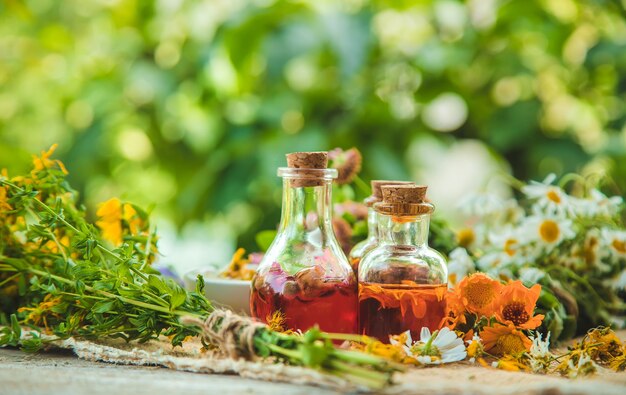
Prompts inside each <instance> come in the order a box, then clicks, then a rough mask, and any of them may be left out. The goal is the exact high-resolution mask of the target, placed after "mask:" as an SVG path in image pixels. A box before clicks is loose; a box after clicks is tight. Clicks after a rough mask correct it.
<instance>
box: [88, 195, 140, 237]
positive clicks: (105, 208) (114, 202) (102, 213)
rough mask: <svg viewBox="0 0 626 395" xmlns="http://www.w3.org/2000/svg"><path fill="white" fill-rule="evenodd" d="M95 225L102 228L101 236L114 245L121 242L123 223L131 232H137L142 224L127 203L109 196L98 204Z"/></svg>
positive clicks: (135, 212)
mask: <svg viewBox="0 0 626 395" xmlns="http://www.w3.org/2000/svg"><path fill="white" fill-rule="evenodd" d="M96 215H97V216H98V220H97V221H96V225H97V226H98V227H99V228H100V230H102V238H103V239H105V240H108V241H110V242H111V243H113V244H114V245H119V244H121V243H122V235H123V233H124V227H123V225H124V223H126V224H127V225H128V230H129V231H130V233H131V234H138V233H139V232H140V231H141V228H142V227H143V226H144V223H143V220H142V219H141V218H140V217H139V215H137V211H136V210H135V209H134V208H133V206H131V205H130V204H128V203H124V204H122V202H120V200H119V199H118V198H111V199H109V200H107V201H106V202H103V203H100V204H99V205H98V211H96Z"/></svg>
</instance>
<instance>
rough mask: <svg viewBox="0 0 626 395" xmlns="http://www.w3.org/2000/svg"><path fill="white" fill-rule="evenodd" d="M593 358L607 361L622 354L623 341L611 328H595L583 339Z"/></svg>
mask: <svg viewBox="0 0 626 395" xmlns="http://www.w3.org/2000/svg"><path fill="white" fill-rule="evenodd" d="M583 343H584V345H586V346H587V348H586V350H587V352H588V353H589V355H590V356H591V358H592V359H594V360H597V359H599V360H600V361H602V362H606V361H608V360H610V359H612V358H614V357H615V356H618V355H619V354H621V353H622V352H623V351H622V341H621V340H620V338H619V337H617V335H616V334H615V332H613V330H612V329H611V328H595V329H593V330H591V331H590V332H589V333H588V334H587V338H586V339H584V340H583Z"/></svg>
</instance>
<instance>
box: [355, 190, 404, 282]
mask: <svg viewBox="0 0 626 395" xmlns="http://www.w3.org/2000/svg"><path fill="white" fill-rule="evenodd" d="M383 185H414V183H412V182H410V181H389V180H372V182H371V186H372V194H371V195H370V196H369V197H367V198H366V199H365V200H364V201H363V203H365V205H366V206H367V239H365V240H363V241H361V242H359V243H357V245H355V246H354V247H353V248H352V250H351V251H350V255H349V256H348V260H349V261H350V266H352V270H354V273H358V268H359V263H360V262H361V259H362V258H363V256H364V255H365V254H366V253H368V252H369V251H370V250H372V249H373V248H374V247H376V245H378V214H377V213H376V210H374V204H376V203H378V202H380V201H382V197H383V195H382V190H381V187H382V186H383Z"/></svg>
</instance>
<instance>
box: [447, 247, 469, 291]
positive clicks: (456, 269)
mask: <svg viewBox="0 0 626 395" xmlns="http://www.w3.org/2000/svg"><path fill="white" fill-rule="evenodd" d="M474 270H475V266H474V261H473V260H472V258H470V256H469V254H468V253H467V250H466V249H465V248H463V247H457V248H455V249H454V250H452V252H450V259H449V260H448V286H449V287H450V288H454V286H455V285H456V284H457V283H458V282H459V281H460V280H461V279H462V278H463V277H465V276H467V275H468V274H469V273H471V272H473V271H474Z"/></svg>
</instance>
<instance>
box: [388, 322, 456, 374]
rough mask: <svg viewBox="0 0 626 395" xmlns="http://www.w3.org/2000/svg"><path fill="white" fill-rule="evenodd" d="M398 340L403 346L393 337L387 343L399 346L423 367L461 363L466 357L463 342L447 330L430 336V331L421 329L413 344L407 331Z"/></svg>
mask: <svg viewBox="0 0 626 395" xmlns="http://www.w3.org/2000/svg"><path fill="white" fill-rule="evenodd" d="M398 338H401V339H404V340H405V341H404V344H400V342H399V341H398V340H397V339H394V338H393V337H391V338H390V339H389V341H390V343H391V344H393V345H401V346H402V349H403V350H404V351H405V352H406V355H407V356H409V357H411V358H414V359H416V360H417V361H418V362H420V363H422V364H425V365H439V364H442V363H450V362H457V361H462V360H463V359H465V357H466V356H467V352H466V350H465V345H464V344H463V340H462V339H461V338H459V337H458V336H457V335H456V333H454V332H453V331H451V330H450V329H449V328H443V329H440V330H438V331H435V332H434V333H433V334H432V335H431V333H430V329H428V328H426V327H423V328H422V331H421V333H420V340H419V341H415V342H413V339H412V338H411V333H410V332H409V331H406V332H404V333H403V334H401V335H400V336H398Z"/></svg>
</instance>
